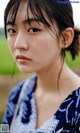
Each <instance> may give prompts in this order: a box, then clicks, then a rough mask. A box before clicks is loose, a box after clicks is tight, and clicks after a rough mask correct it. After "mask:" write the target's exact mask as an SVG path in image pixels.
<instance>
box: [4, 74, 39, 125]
mask: <svg viewBox="0 0 80 133" xmlns="http://www.w3.org/2000/svg"><path fill="white" fill-rule="evenodd" d="M36 79H37V77H36V75H33V76H32V77H31V78H29V79H27V80H23V81H21V82H19V83H18V84H17V85H15V86H14V87H13V88H12V90H11V92H10V94H9V98H8V102H7V107H6V111H5V114H4V117H3V120H2V123H3V124H9V125H10V124H11V121H12V118H13V115H14V112H15V109H16V105H17V102H18V99H19V95H20V92H21V90H22V88H24V86H25V85H26V86H27V87H26V86H25V87H26V88H27V89H26V94H28V93H30V92H31V91H32V88H33V87H34V85H35V83H36Z"/></svg>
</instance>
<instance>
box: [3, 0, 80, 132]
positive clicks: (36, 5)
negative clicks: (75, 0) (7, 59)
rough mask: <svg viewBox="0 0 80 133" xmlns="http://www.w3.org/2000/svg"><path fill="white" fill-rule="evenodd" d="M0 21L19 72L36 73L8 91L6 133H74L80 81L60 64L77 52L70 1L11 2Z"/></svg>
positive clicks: (79, 116) (79, 121)
mask: <svg viewBox="0 0 80 133" xmlns="http://www.w3.org/2000/svg"><path fill="white" fill-rule="evenodd" d="M4 21H5V35H6V38H7V41H8V44H9V48H10V50H11V53H12V54H13V57H14V59H15V61H16V63H17V65H18V67H19V69H20V70H21V71H22V72H24V73H28V72H29V73H32V72H33V73H35V74H33V76H32V77H31V78H30V79H29V80H25V81H22V82H20V83H19V84H18V85H16V86H15V87H14V89H13V90H12V91H11V93H10V96H9V100H8V104H7V109H6V112H5V115H4V118H3V123H4V124H9V126H10V132H11V133H72V132H73V133H79V132H80V78H79V77H78V76H77V75H76V74H75V73H74V72H72V71H71V70H70V68H69V67H68V66H67V64H66V63H65V61H64V57H65V51H66V50H68V51H70V52H71V55H72V58H73V59H75V57H76V55H77V54H78V52H79V39H78V36H79V35H80V31H79V30H78V29H76V28H75V27H74V22H73V12H72V7H71V4H70V2H69V0H67V3H66V0H64V3H63V2H61V1H57V0H10V1H9V3H8V5H7V7H6V9H5V15H4Z"/></svg>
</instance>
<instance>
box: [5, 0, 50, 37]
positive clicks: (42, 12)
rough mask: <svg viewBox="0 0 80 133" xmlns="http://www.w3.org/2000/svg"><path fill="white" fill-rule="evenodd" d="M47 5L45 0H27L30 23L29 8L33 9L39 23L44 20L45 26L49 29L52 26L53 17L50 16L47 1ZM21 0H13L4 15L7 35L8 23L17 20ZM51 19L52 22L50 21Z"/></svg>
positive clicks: (32, 11) (27, 13)
mask: <svg viewBox="0 0 80 133" xmlns="http://www.w3.org/2000/svg"><path fill="white" fill-rule="evenodd" d="M44 2H45V6H44V4H43V0H26V3H27V8H26V15H27V20H28V23H29V24H31V23H30V17H29V10H30V11H31V13H32V15H33V17H34V18H35V20H36V21H37V22H38V23H39V22H42V23H43V24H44V26H45V27H46V28H47V29H48V28H50V23H51V19H50V18H51V17H49V16H50V15H47V16H46V14H49V11H48V10H47V8H46V7H47V6H46V1H45V0H44ZM20 3H21V0H11V1H10V2H9V3H8V5H7V7H6V10H5V13H4V14H5V15H4V22H5V24H4V27H5V35H6V25H7V24H12V25H14V24H15V20H16V15H17V12H18V9H19V6H20ZM49 20H50V23H49Z"/></svg>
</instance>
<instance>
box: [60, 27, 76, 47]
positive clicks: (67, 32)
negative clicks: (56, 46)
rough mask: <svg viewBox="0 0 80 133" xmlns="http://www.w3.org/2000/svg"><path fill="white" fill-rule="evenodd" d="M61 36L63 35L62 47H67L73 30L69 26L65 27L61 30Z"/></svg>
mask: <svg viewBox="0 0 80 133" xmlns="http://www.w3.org/2000/svg"><path fill="white" fill-rule="evenodd" d="M62 36H63V42H62V48H68V47H69V46H70V45H71V43H72V41H73V38H74V30H73V29H72V28H71V27H69V28H66V29H65V30H64V31H63V32H62Z"/></svg>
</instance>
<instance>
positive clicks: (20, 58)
mask: <svg viewBox="0 0 80 133" xmlns="http://www.w3.org/2000/svg"><path fill="white" fill-rule="evenodd" d="M16 60H17V61H18V62H19V63H23V64H25V63H27V62H29V61H31V59H30V58H28V57H26V56H24V55H17V56H16Z"/></svg>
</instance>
